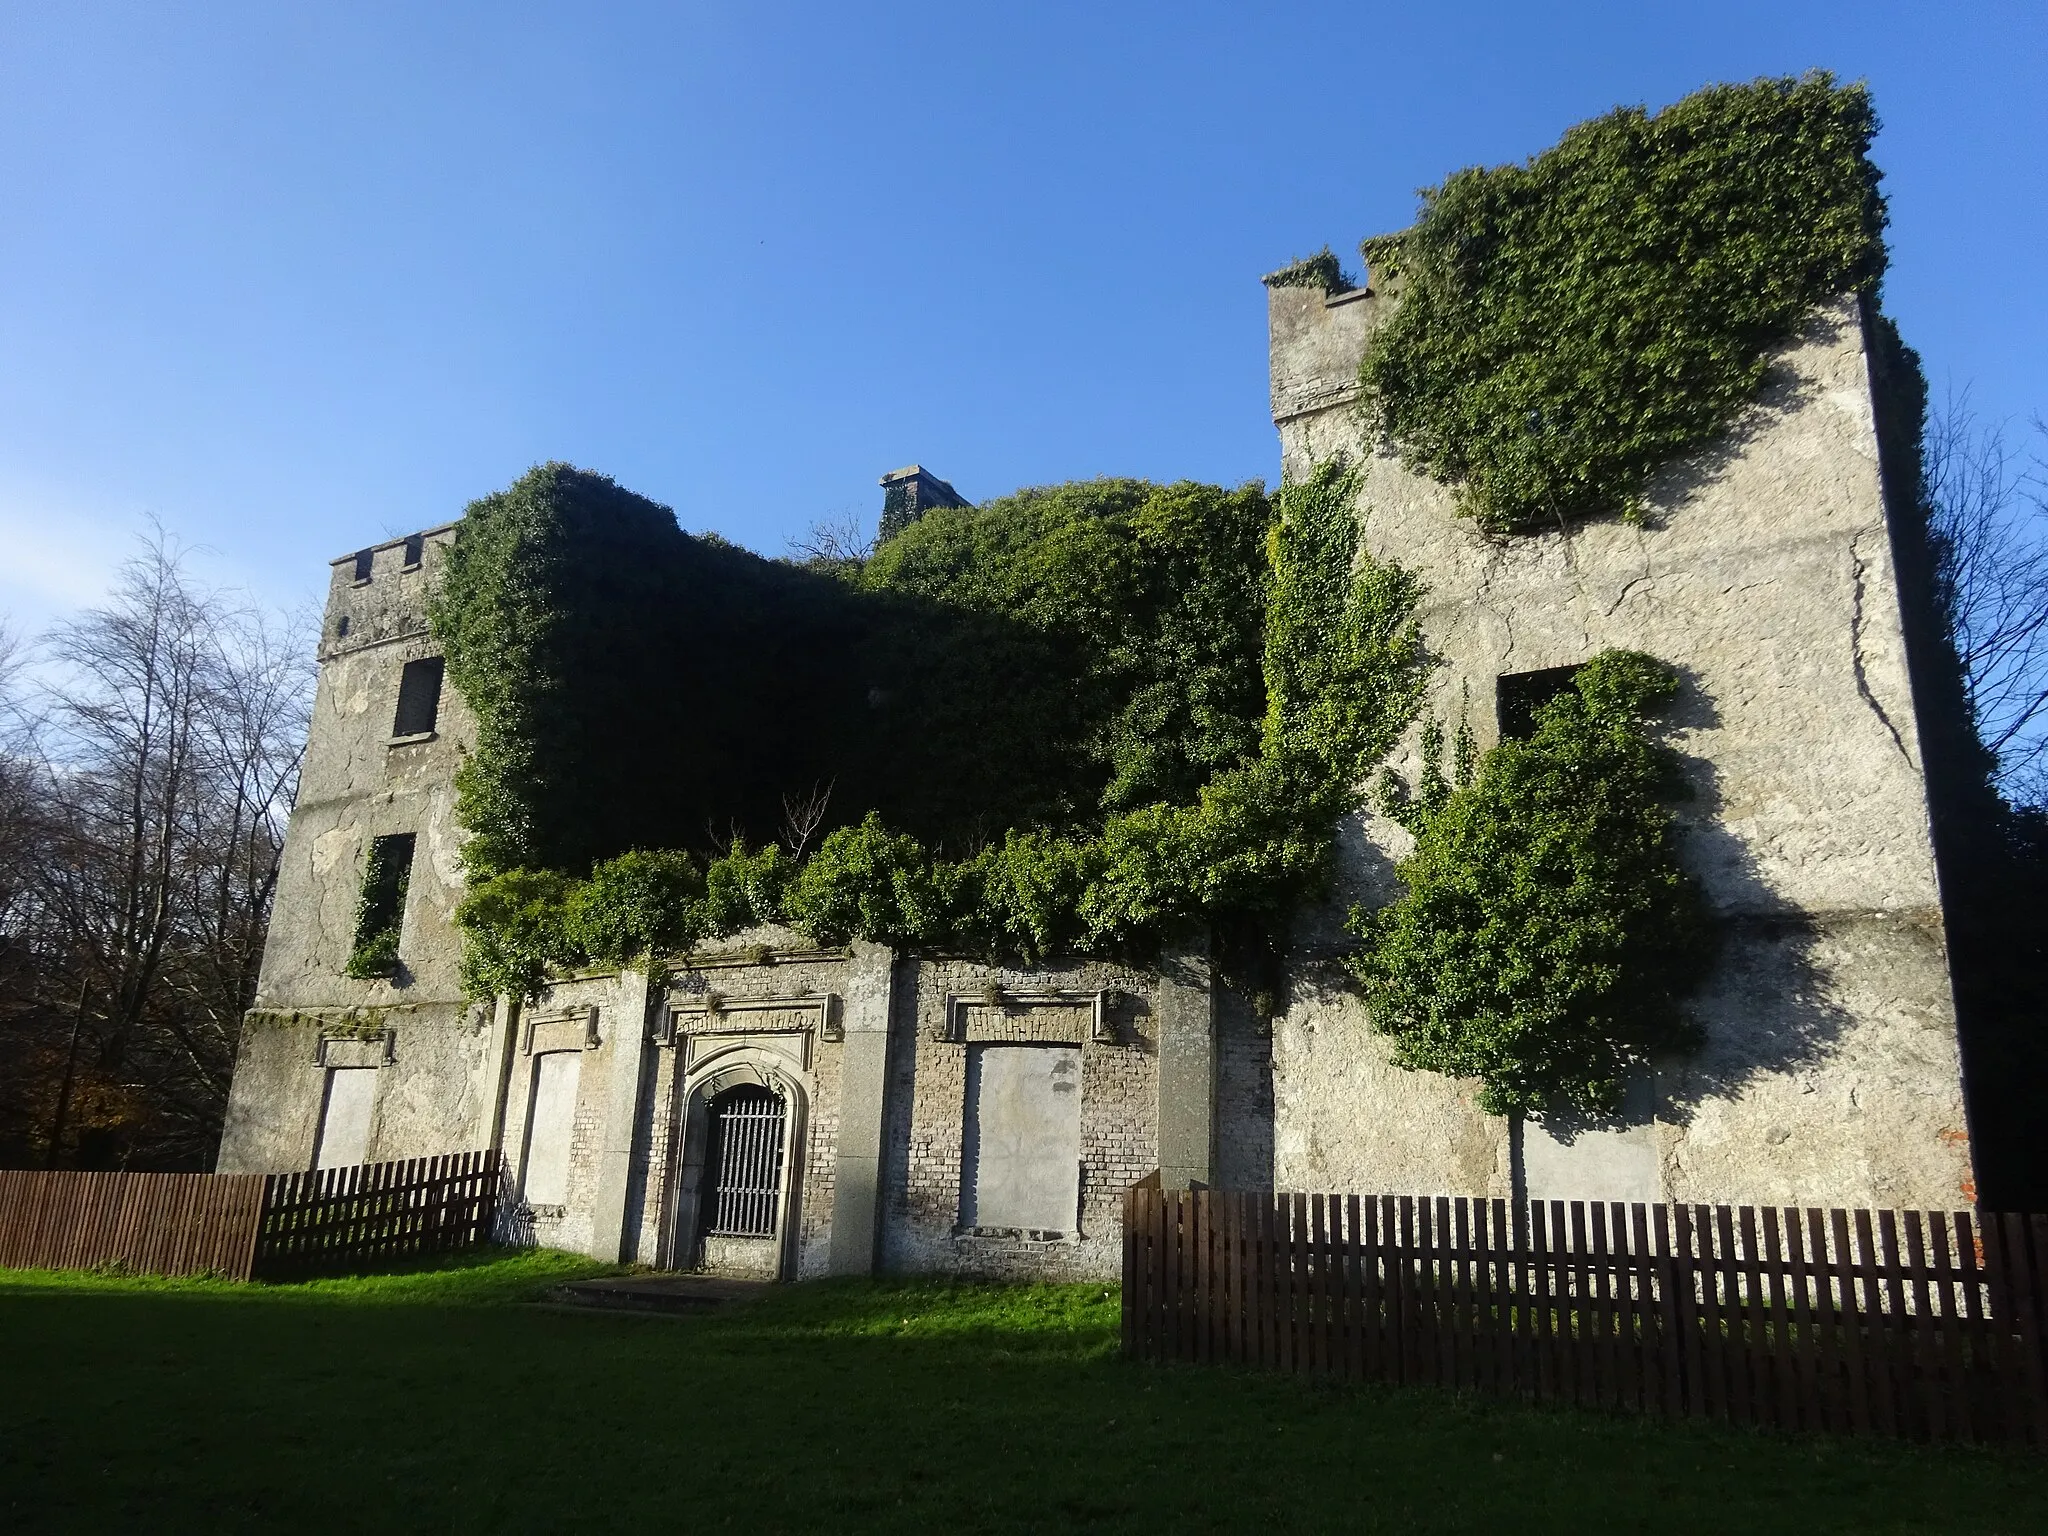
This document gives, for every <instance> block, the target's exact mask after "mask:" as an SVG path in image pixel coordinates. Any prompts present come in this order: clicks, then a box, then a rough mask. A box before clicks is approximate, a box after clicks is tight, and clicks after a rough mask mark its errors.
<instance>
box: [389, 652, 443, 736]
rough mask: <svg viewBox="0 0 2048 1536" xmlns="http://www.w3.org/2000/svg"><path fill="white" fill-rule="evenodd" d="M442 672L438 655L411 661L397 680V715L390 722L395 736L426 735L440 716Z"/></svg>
mask: <svg viewBox="0 0 2048 1536" xmlns="http://www.w3.org/2000/svg"><path fill="white" fill-rule="evenodd" d="M441 669H442V660H441V658H440V657H439V656H429V657H427V658H426V659H425V660H424V661H408V662H407V663H406V664H405V671H404V672H402V673H401V674H400V675H399V678H398V715H397V717H396V718H395V719H394V720H393V721H392V722H391V734H392V735H394V736H424V735H426V733H427V732H429V731H431V730H432V729H433V728H434V722H435V721H436V720H438V719H440V717H441Z"/></svg>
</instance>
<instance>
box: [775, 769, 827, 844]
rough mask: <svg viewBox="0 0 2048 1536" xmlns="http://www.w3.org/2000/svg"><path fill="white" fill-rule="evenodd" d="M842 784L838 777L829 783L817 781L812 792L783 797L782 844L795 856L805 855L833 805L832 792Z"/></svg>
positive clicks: (812, 787) (812, 786)
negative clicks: (818, 782)
mask: <svg viewBox="0 0 2048 1536" xmlns="http://www.w3.org/2000/svg"><path fill="white" fill-rule="evenodd" d="M838 783H839V781H838V780H837V779H834V780H833V781H832V782H831V783H829V784H813V785H811V789H810V793H809V794H805V795H790V794H785V795H784V796H783V797H782V845H783V847H785V848H787V849H788V850H789V856H790V857H791V858H792V859H800V858H802V857H803V856H804V850H805V849H807V848H809V847H810V846H811V839H812V838H814V837H816V836H817V835H818V828H820V827H822V826H823V825H824V824H825V813H826V811H827V810H829V809H830V808H831V805H832V791H833V789H834V788H835V787H837V785H838Z"/></svg>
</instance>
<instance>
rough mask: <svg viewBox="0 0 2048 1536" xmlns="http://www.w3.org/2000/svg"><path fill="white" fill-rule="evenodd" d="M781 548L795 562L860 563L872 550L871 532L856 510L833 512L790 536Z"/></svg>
mask: <svg viewBox="0 0 2048 1536" xmlns="http://www.w3.org/2000/svg"><path fill="white" fill-rule="evenodd" d="M785 549H786V558H788V559H790V560H792V561H794V562H795V563H796V564H798V565H811V566H818V567H821V568H833V567H841V566H849V565H860V564H863V563H865V562H866V560H867V558H868V556H870V555H872V554H873V553H874V552H875V531H874V529H873V528H871V527H870V526H869V525H868V522H867V519H865V518H864V517H862V516H861V515H860V514H859V513H858V512H853V511H842V512H836V513H834V514H833V515H832V516H830V517H823V518H819V519H818V520H817V521H816V522H814V523H812V524H811V526H810V527H809V528H807V529H806V530H805V531H804V532H803V533H801V534H798V535H797V536H795V537H794V538H792V539H790V540H789V542H788V544H787V545H786V546H785Z"/></svg>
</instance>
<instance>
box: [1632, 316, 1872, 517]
mask: <svg viewBox="0 0 2048 1536" xmlns="http://www.w3.org/2000/svg"><path fill="white" fill-rule="evenodd" d="M1843 324H1844V322H1843V321H1842V319H1841V318H1840V317H1839V316H1838V315H1835V314H1832V313H1830V312H1828V311H1825V310H1823V311H1818V312H1816V313H1815V314H1813V315H1812V316H1811V317H1809V319H1808V320H1807V323H1806V324H1805V326H1803V327H1802V328H1801V329H1800V332H1799V334H1798V336H1797V338H1796V339H1795V340H1794V342H1793V345H1794V346H1833V345H1836V344H1837V343H1838V342H1839V341H1840V340H1841V335H1842V329H1843ZM1820 394H1821V387H1820V383H1819V381H1817V380H1815V379H1810V378H1807V377H1806V376H1804V375H1803V374H1801V373H1799V372H1798V371H1797V370H1796V369H1794V368H1793V367H1792V365H1791V364H1790V363H1787V362H1784V361H1782V360H1779V359H1772V360H1770V361H1769V362H1768V363H1767V364H1766V366H1765V370H1764V377H1763V383H1762V385H1761V386H1760V387H1759V388H1758V390H1757V392H1756V395H1755V396H1754V398H1752V400H1751V401H1750V403H1749V405H1748V406H1747V407H1746V408H1745V409H1744V410H1743V412H1742V414H1741V415H1740V416H1738V417H1737V418H1736V419H1735V421H1734V422H1733V423H1732V424H1731V425H1730V426H1729V427H1728V428H1727V430H1725V431H1724V432H1722V433H1721V435H1720V436H1718V437H1716V438H1715V439H1714V440H1713V441H1712V442H1710V443H1708V444H1706V445H1704V446H1703V447H1701V448H1698V449H1696V450H1693V451H1691V452H1689V453H1687V455H1686V456H1685V457H1684V458H1683V459H1680V460H1678V461H1676V462H1674V463H1671V464H1668V465H1666V466H1665V467H1664V468H1662V469H1660V470H1658V471H1657V473H1656V474H1655V475H1653V476H1651V478H1650V483H1649V484H1648V486H1646V487H1645V489H1644V492H1643V502H1644V517H1645V524H1646V526H1647V527H1649V528H1653V529H1655V528H1662V527H1664V526H1666V525H1667V523H1668V522H1669V520H1670V518H1671V517H1672V515H1673V514H1674V513H1677V512H1679V511H1681V510H1682V509H1684V508H1685V507H1686V506H1688V505H1690V504H1691V503H1692V502H1694V501H1695V500H1697V499H1698V498H1699V496H1700V495H1701V493H1702V492H1704V491H1706V490H1709V489H1710V488H1712V487H1713V486H1714V485H1716V484H1717V483H1718V482H1719V481H1720V480H1721V479H1722V477H1723V476H1725V475H1726V474H1727V473H1728V471H1729V470H1731V469H1733V468H1734V467H1735V466H1736V465H1737V464H1739V463H1740V462H1742V460H1743V459H1744V458H1745V457H1746V456H1747V455H1748V453H1749V451H1750V448H1751V446H1752V445H1753V444H1754V443H1755V442H1756V441H1757V440H1758V439H1760V438H1762V437H1764V436H1766V435H1768V434H1769V433H1771V432H1773V431H1775V430H1777V428H1778V427H1780V426H1781V425H1783V424H1784V422H1785V421H1786V420H1788V419H1789V418H1791V417H1792V416H1794V415H1795V414H1797V413H1798V412H1799V411H1802V410H1804V409H1805V408H1806V407H1807V406H1809V405H1811V404H1812V403H1813V402H1814V401H1815V400H1817V399H1819V398H1820Z"/></svg>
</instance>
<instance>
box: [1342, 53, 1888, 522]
mask: <svg viewBox="0 0 2048 1536" xmlns="http://www.w3.org/2000/svg"><path fill="white" fill-rule="evenodd" d="M1876 132H1877V118H1876V116H1875V114H1874V113H1873V111H1872V110H1871V105H1870V98H1869V95H1868V93H1867V92H1866V91H1865V90H1864V89H1863V88H1862V87H1861V86H1854V85H1852V86H1837V85H1836V84H1835V83H1834V81H1833V79H1832V78H1831V77H1830V76H1828V75H1826V74H1820V73H1816V74H1810V75H1807V76H1804V77H1803V78H1800V79H1797V80H1793V79H1776V80H1759V81H1756V82H1754V83H1752V84H1749V85H1726V86H1715V87H1713V88H1711V89H1708V90H1704V91H1700V92H1697V93H1696V94H1694V95H1691V96H1688V97H1686V98H1684V99H1683V100H1682V101H1679V102H1676V103H1674V104H1673V105H1671V106H1669V107H1667V108H1665V109H1664V110H1663V111H1662V112H1659V113H1656V114H1655V115H1651V114H1650V113H1647V112H1645V111H1643V110H1642V109H1640V108H1627V109H1623V110H1619V111H1615V112H1612V113H1609V114H1608V115H1607V116H1605V117H1601V118H1596V119H1594V120H1593V121H1591V122H1587V123H1582V124H1580V125H1579V126H1578V127H1576V128H1573V129H1572V130H1571V131H1570V132H1568V133H1567V134H1565V136H1564V138H1563V139H1562V140H1561V141H1560V142H1559V143H1558V144H1557V145H1556V147H1555V148H1552V149H1548V150H1545V151H1544V152H1543V153H1542V154H1540V155H1537V156H1535V157H1534V158H1533V159H1531V160H1529V161H1528V162H1527V163H1525V164H1522V165H1504V166H1496V167H1493V168H1490V169H1477V168H1475V169H1470V170H1464V171H1460V172H1458V173H1457V174H1456V175H1454V176H1452V177H1450V178H1449V179H1448V180H1447V181H1445V182H1444V183H1443V184H1442V185H1441V186H1438V187H1434V188H1431V189H1429V190H1427V191H1426V192H1424V194H1423V201H1422V209H1421V213H1420V216H1419V217H1418V218H1417V220H1416V222H1415V224H1414V226H1413V227H1412V228H1411V229H1408V230H1406V231H1404V232H1402V233H1401V234H1398V235H1390V236H1382V237H1379V238H1375V239H1371V240H1367V241H1366V242H1365V243H1364V245H1363V248H1362V249H1363V252H1364V256H1365V260H1366V263H1367V266H1368V268H1369V269H1370V270H1369V279H1370V281H1371V282H1372V284H1373V285H1374V286H1375V287H1377V288H1381V289H1383V290H1387V291H1389V292H1393V293H1397V294H1398V298H1399V302H1398V303H1397V304H1396V305H1395V306H1394V308H1393V313H1392V315H1391V317H1390V318H1389V319H1388V321H1387V323H1386V324H1385V325H1384V326H1383V327H1382V328H1381V329H1380V330H1379V331H1378V332H1377V333H1376V335H1375V337H1374V339H1373V344H1372V346H1371V348H1370V350H1369V351H1368V353H1367V355H1366V358H1365V362H1364V366H1363V371H1362V375H1361V377H1362V382H1363V385H1364V390H1365V398H1366V402H1367V407H1368V411H1369V414H1370V416H1371V418H1372V420H1373V421H1374V422H1375V424H1376V425H1377V426H1378V428H1379V429H1380V430H1382V431H1383V432H1384V433H1385V434H1386V435H1387V436H1388V438H1390V439H1391V441H1392V442H1393V443H1394V444H1395V445H1396V446H1397V447H1398V449H1399V450H1400V453H1401V455H1402V458H1403V459H1404V461H1405V462H1406V463H1407V464H1408V465H1409V466H1410V467H1411V468H1413V469H1416V470H1418V471H1420V472H1421V473H1423V474H1427V475H1430V476H1432V477H1433V478H1435V479H1437V480H1440V481H1443V482H1444V483H1446V484H1448V485H1452V486H1455V487H1456V488H1457V489H1458V491H1459V494H1460V496H1461V498H1462V501H1463V504H1464V507H1465V510H1466V511H1468V512H1469V513H1470V514H1471V515H1472V516H1473V517H1474V518H1476V519H1477V520H1478V521H1479V522H1480V524H1481V525H1482V526H1484V527H1486V528H1487V529H1489V530H1492V531H1494V532H1500V533H1508V532H1518V531H1526V530H1530V529H1539V528H1554V527H1557V526H1559V525H1560V524H1562V523H1565V522H1568V521H1570V520H1571V519H1575V518H1582V517H1587V516H1593V515H1597V514H1603V513H1615V512H1623V513H1626V512H1630V511H1632V510H1634V509H1636V508H1638V507H1639V506H1640V502H1641V497H1642V493H1643V490H1644V487H1645V485H1646V483H1647V482H1648V480H1649V478H1650V476H1651V475H1653V474H1654V473H1655V472H1656V471H1657V470H1658V469H1660V468H1661V467H1662V466H1664V465H1665V464H1667V463H1669V462H1670V461H1671V460H1673V459H1674V458H1677V457H1680V456H1682V455H1684V454H1687V453H1689V452H1692V451H1694V450H1697V449H1699V448H1701V447H1703V446H1705V445H1706V444H1708V443H1709V442H1711V441H1712V440H1713V439H1714V438H1715V437H1717V436H1718V435H1719V434H1721V433H1722V432H1723V431H1725V430H1726V429H1727V428H1728V427H1729V425H1730V424H1731V423H1733V421H1734V420H1735V418H1736V416H1737V415H1738V414H1739V413H1740V412H1741V410H1742V409H1743V407H1744V406H1746V405H1748V404H1749V403H1750V401H1751V400H1753V399H1754V398H1755V396H1756V393H1757V389H1758V386H1759V385H1760V384H1761V383H1762V382H1763V378H1764V372H1765V369H1766V367H1767V356H1768V353H1769V351H1770V349H1771V348H1772V347H1774V346H1776V345H1778V344H1779V343H1781V342H1783V341H1784V340H1786V339H1787V338H1788V337H1789V336H1791V335H1792V333H1793V332H1794V331H1795V330H1796V329H1797V328H1798V326H1799V325H1800V324H1801V322H1802V321H1804V320H1805V318H1806V317H1807V315H1808V314H1809V313H1811V311H1812V309H1813V307H1814V306H1815V305H1816V304H1818V303H1820V302H1822V301H1824V300H1826V299H1830V298H1833V297H1836V296H1838V295H1841V294H1845V293H1859V294H1866V295H1868V294H1874V293H1875V291H1876V289H1877V285H1878V281H1879V279H1880V278H1881V277H1882V276H1883V273H1884V265H1885V250H1884V242H1883V239H1882V234H1883V230H1884V225H1885V206H1884V199H1883V198H1882V197H1881V196H1880V195H1879V193H1878V190H1877V184H1878V179H1879V173H1878V171H1877V169H1876V167H1875V166H1873V165H1872V164H1871V162H1870V159H1869V156H1868V153H1867V151H1868V150H1869V147H1870V141H1871V138H1872V136H1873V135H1874V134H1875V133H1876Z"/></svg>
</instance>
